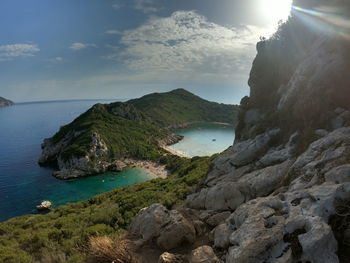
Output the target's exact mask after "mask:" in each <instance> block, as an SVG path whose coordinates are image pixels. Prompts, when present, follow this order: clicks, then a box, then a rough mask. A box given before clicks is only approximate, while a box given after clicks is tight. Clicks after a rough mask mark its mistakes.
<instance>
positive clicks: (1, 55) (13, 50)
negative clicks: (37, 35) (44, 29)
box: [0, 44, 40, 61]
mask: <svg viewBox="0 0 350 263" xmlns="http://www.w3.org/2000/svg"><path fill="white" fill-rule="evenodd" d="M39 51H40V49H39V47H38V46H37V45H33V44H12V45H2V46H0V61H7V60H13V59H14V58H16V57H22V58H23V57H33V56H34V54H35V53H36V52H39Z"/></svg>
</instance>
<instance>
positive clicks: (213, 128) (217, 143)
mask: <svg viewBox="0 0 350 263" xmlns="http://www.w3.org/2000/svg"><path fill="white" fill-rule="evenodd" d="M176 133H177V134H180V135H183V136H185V137H184V139H183V140H181V141H180V142H179V143H177V144H174V145H172V146H170V148H172V149H174V150H176V151H177V152H179V153H181V154H183V155H185V156H188V157H194V156H208V155H209V156H210V155H213V154H215V153H220V152H222V151H224V150H226V149H227V148H228V147H229V146H231V145H232V144H233V141H234V138H235V132H234V128H233V126H226V125H220V124H196V125H192V126H190V127H187V128H185V129H180V130H178V131H176Z"/></svg>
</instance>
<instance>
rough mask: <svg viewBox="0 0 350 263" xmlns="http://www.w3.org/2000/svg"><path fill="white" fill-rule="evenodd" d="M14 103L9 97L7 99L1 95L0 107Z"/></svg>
mask: <svg viewBox="0 0 350 263" xmlns="http://www.w3.org/2000/svg"><path fill="white" fill-rule="evenodd" d="M13 104H14V103H13V102H12V101H10V100H8V99H5V98H3V97H0V107H6V106H11V105H13Z"/></svg>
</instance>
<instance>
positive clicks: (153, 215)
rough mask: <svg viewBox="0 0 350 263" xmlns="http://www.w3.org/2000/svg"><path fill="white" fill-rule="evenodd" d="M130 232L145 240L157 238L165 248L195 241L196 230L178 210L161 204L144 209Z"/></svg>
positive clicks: (136, 218) (160, 245)
mask: <svg viewBox="0 0 350 263" xmlns="http://www.w3.org/2000/svg"><path fill="white" fill-rule="evenodd" d="M130 233H131V234H133V235H136V236H138V237H141V238H142V240H143V241H144V242H148V241H151V240H152V239H155V240H156V244H157V245H158V246H159V247H161V248H164V249H173V248H176V247H178V246H180V245H181V244H183V243H184V242H188V243H193V242H194V240H195V236H196V230H195V228H194V226H193V224H192V223H191V222H189V221H188V220H187V219H186V218H184V217H183V216H182V215H181V214H180V212H178V211H176V210H171V211H169V210H168V209H166V208H165V207H164V206H162V205H160V204H153V205H151V206H150V207H147V208H144V209H142V210H141V211H140V212H139V213H138V214H137V216H136V217H135V219H134V221H133V222H132V224H131V226H130Z"/></svg>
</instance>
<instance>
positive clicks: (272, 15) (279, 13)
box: [259, 0, 292, 26]
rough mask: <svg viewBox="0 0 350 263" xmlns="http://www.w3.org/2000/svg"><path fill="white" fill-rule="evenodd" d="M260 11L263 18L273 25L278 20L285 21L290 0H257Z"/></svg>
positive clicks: (289, 8) (288, 12) (290, 3)
mask: <svg viewBox="0 0 350 263" xmlns="http://www.w3.org/2000/svg"><path fill="white" fill-rule="evenodd" d="M259 4H260V7H259V9H260V12H261V13H262V15H263V16H264V19H265V20H266V21H267V22H268V23H269V24H270V25H271V26H275V25H277V23H278V22H279V21H281V20H282V21H286V20H287V19H288V17H289V14H290V11H291V7H292V0H259Z"/></svg>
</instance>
